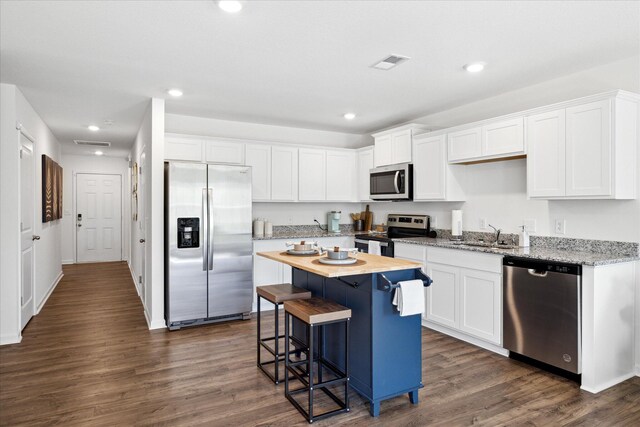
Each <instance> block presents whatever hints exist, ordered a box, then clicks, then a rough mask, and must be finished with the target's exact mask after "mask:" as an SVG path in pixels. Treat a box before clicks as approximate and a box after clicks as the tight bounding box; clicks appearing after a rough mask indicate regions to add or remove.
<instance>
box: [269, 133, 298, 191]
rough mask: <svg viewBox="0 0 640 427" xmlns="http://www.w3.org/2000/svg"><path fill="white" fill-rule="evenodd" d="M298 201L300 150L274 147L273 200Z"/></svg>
mask: <svg viewBox="0 0 640 427" xmlns="http://www.w3.org/2000/svg"><path fill="white" fill-rule="evenodd" d="M297 199H298V149H297V148H295V147H283V146H278V145H274V146H273V147H272V148H271V200H276V201H281V202H293V201H296V200H297Z"/></svg>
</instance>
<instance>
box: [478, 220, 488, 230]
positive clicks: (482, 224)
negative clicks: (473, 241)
mask: <svg viewBox="0 0 640 427" xmlns="http://www.w3.org/2000/svg"><path fill="white" fill-rule="evenodd" d="M479 226H480V230H486V229H487V219H486V218H480V224H479Z"/></svg>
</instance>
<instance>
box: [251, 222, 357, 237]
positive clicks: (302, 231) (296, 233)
mask: <svg viewBox="0 0 640 427" xmlns="http://www.w3.org/2000/svg"><path fill="white" fill-rule="evenodd" d="M359 233H362V232H361V231H360V232H359ZM355 235H356V232H355V231H353V228H351V227H349V226H344V225H341V226H340V232H338V233H327V232H326V231H324V230H321V229H320V228H319V227H318V226H316V225H291V226H287V225H284V226H282V225H279V226H275V227H273V234H272V235H271V236H269V237H266V236H265V237H255V236H254V237H253V240H272V239H317V238H320V237H341V236H355Z"/></svg>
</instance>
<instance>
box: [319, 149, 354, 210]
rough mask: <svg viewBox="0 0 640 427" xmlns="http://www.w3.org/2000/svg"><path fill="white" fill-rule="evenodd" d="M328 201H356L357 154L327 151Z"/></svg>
mask: <svg viewBox="0 0 640 427" xmlns="http://www.w3.org/2000/svg"><path fill="white" fill-rule="evenodd" d="M326 165H327V172H326V177H327V186H326V191H327V200H329V201H332V202H334V201H355V200H356V185H357V183H356V154H355V152H353V151H351V150H349V151H327V154H326Z"/></svg>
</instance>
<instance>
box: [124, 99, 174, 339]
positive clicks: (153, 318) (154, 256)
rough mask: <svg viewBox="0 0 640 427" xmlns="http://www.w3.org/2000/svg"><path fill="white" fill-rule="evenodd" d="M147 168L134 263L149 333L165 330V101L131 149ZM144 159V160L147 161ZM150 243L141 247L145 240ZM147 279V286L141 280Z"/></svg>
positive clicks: (153, 105) (153, 106)
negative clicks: (154, 330)
mask: <svg viewBox="0 0 640 427" xmlns="http://www.w3.org/2000/svg"><path fill="white" fill-rule="evenodd" d="M130 156H131V160H132V161H134V162H137V163H138V165H141V166H142V165H143V164H144V167H143V168H142V174H141V176H140V177H139V185H140V184H141V183H144V186H143V187H142V186H141V187H140V191H141V193H140V194H139V199H138V205H139V209H138V220H137V221H131V228H130V236H131V240H130V241H131V243H130V248H131V249H130V252H131V257H130V262H129V267H130V269H131V274H132V276H133V277H134V282H135V283H136V288H137V290H138V294H139V295H140V298H141V300H142V303H143V306H144V312H145V317H146V319H147V323H148V325H149V329H157V328H164V327H165V322H164V100H162V99H155V98H154V99H152V100H151V101H150V103H149V107H148V108H147V111H146V113H145V115H144V117H143V119H142V123H141V124H140V129H139V130H138V134H137V135H136V139H135V141H134V144H133V148H132V149H131V155H130ZM143 157H144V159H143ZM143 237H144V239H145V240H146V243H144V244H141V243H140V239H141V238H143ZM139 276H144V277H145V283H144V284H143V286H142V287H141V286H139V283H138V280H137V278H138V277H139Z"/></svg>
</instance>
